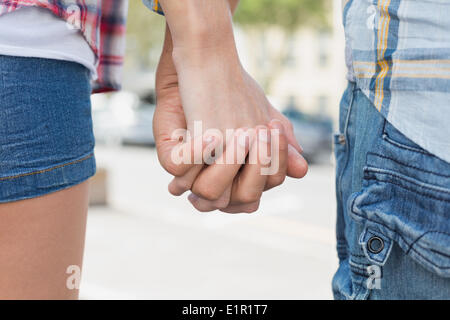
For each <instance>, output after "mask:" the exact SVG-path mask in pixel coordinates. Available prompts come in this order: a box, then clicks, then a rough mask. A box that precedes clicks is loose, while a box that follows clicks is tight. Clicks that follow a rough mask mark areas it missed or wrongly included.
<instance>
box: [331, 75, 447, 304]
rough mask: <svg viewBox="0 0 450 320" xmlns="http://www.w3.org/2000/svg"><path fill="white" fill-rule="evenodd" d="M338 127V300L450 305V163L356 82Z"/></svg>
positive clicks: (335, 285)
mask: <svg viewBox="0 0 450 320" xmlns="http://www.w3.org/2000/svg"><path fill="white" fill-rule="evenodd" d="M417 116H420V115H417ZM339 125H340V132H339V134H337V135H336V136H335V154H336V160H337V179H336V191H337V204H338V206H337V249H338V256H339V261H340V263H339V269H338V271H337V272H336V274H335V276H334V279H333V293H334V296H335V298H336V299H450V164H449V163H447V162H445V161H444V160H441V159H439V158H437V157H435V156H434V155H432V154H430V153H428V152H427V151H425V150H424V149H422V148H420V147H419V146H418V145H416V144H415V143H414V142H413V141H411V140H409V139H408V138H407V137H405V136H404V135H403V134H402V133H400V132H399V131H398V130H397V129H396V128H394V127H393V126H392V125H391V124H390V123H389V122H388V121H386V120H385V119H384V117H383V116H382V115H381V114H380V113H379V112H378V111H377V110H376V109H375V107H374V106H373V104H372V103H371V102H370V101H369V100H368V99H367V97H366V96H365V95H364V93H363V92H362V91H361V90H359V89H358V88H356V86H355V84H353V83H350V84H349V87H348V89H347V91H346V93H345V94H344V97H343V99H342V102H341V111H340V124H339ZM418 130H420V128H418Z"/></svg>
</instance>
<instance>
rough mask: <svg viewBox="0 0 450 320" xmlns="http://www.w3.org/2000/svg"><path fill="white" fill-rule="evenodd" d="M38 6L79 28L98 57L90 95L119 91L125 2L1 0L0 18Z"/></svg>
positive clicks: (103, 0)
mask: <svg viewBox="0 0 450 320" xmlns="http://www.w3.org/2000/svg"><path fill="white" fill-rule="evenodd" d="M29 6H38V7H43V8H46V9H49V10H50V11H51V12H53V13H54V14H55V15H57V16H58V17H61V18H63V19H64V20H66V21H67V22H68V23H69V24H71V25H72V26H73V27H75V28H79V29H80V30H81V32H82V34H83V36H84V38H85V39H86V41H87V42H88V43H89V45H90V47H91V48H92V50H93V51H94V53H95V55H96V57H97V72H98V79H97V80H96V81H95V82H94V83H93V92H95V93H98V92H107V91H113V90H118V89H120V84H121V76H122V66H123V56H124V53H125V31H126V30H125V27H126V17H127V10H128V0H0V16H1V15H3V14H6V13H9V12H13V11H14V10H17V9H20V8H23V7H29Z"/></svg>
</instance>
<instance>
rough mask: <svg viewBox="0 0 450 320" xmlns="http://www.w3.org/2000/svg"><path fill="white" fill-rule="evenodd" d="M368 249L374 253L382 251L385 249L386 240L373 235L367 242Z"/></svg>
mask: <svg viewBox="0 0 450 320" xmlns="http://www.w3.org/2000/svg"><path fill="white" fill-rule="evenodd" d="M367 249H368V250H369V251H370V252H371V253H374V254H377V253H380V252H381V251H383V249H384V241H383V239H381V238H380V237H377V236H373V237H371V238H370V239H369V241H368V242H367Z"/></svg>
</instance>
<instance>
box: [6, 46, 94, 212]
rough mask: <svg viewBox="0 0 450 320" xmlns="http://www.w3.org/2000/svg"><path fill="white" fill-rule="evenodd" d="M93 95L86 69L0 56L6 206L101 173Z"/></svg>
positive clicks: (78, 65) (44, 60)
mask: <svg viewBox="0 0 450 320" xmlns="http://www.w3.org/2000/svg"><path fill="white" fill-rule="evenodd" d="M90 95H91V86H90V74H89V70H88V69H86V68H85V67H84V66H82V65H80V64H77V63H72V62H67V61H59V60H50V59H40V58H23V57H11V56H2V55H0V203H5V202H12V201H18V200H23V199H29V198H35V197H39V196H42V195H45V194H48V193H51V192H55V191H59V190H62V189H66V188H69V187H71V186H74V185H77V184H79V183H81V182H83V181H85V180H87V179H88V178H89V177H91V176H93V175H94V174H95V168H96V167H95V158H94V135H93V130H92V117H91V102H90Z"/></svg>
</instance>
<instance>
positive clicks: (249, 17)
mask: <svg viewBox="0 0 450 320" xmlns="http://www.w3.org/2000/svg"><path fill="white" fill-rule="evenodd" d="M331 7H332V1H331V0H275V1H274V0H241V1H240V4H239V7H238V10H237V12H236V15H235V18H234V20H235V22H236V23H237V24H239V26H240V27H241V28H242V29H244V31H245V32H246V33H247V34H248V35H250V36H251V37H254V38H255V39H258V41H259V45H262V50H261V51H260V52H255V54H259V55H260V56H259V57H256V58H259V60H260V61H261V64H262V67H261V68H259V69H258V74H256V75H255V76H256V78H257V79H258V80H259V82H260V83H261V85H262V87H263V88H264V89H265V90H266V91H267V92H270V88H271V85H272V83H273V82H274V81H275V80H276V78H277V76H278V74H279V73H280V72H281V71H282V70H283V68H282V66H283V64H284V63H285V61H287V60H289V57H290V56H291V53H290V50H291V49H292V41H293V37H294V34H295V33H296V32H297V31H298V30H299V29H300V28H301V27H305V26H308V27H313V28H315V29H317V30H320V31H323V30H327V29H328V28H329V24H328V21H329V19H328V18H329V16H330V15H329V12H330V10H331ZM274 29H277V30H279V31H281V34H282V36H281V39H278V41H277V42H276V43H277V44H276V48H275V50H274V43H273V42H272V41H271V40H270V35H269V31H271V30H272V31H273V30H274ZM278 44H280V45H278Z"/></svg>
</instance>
